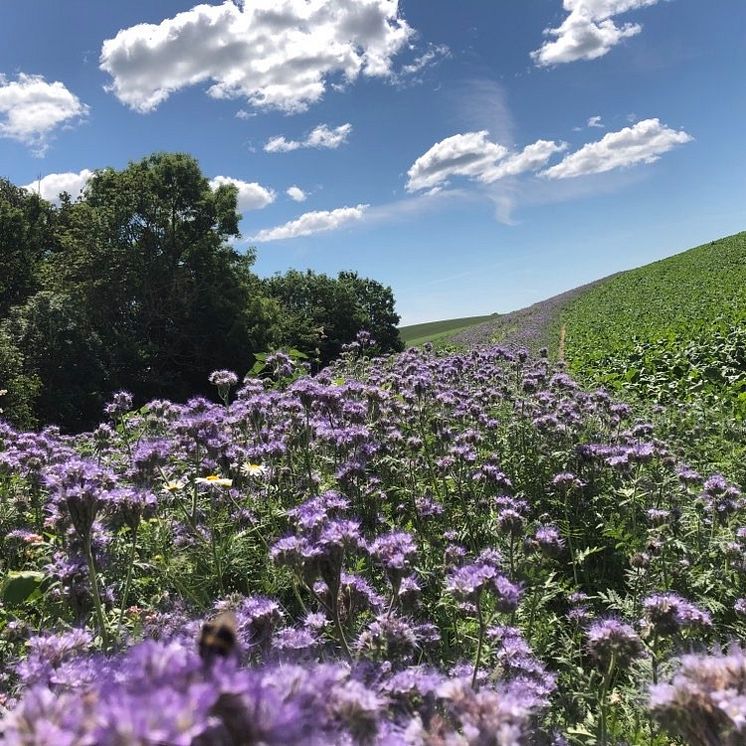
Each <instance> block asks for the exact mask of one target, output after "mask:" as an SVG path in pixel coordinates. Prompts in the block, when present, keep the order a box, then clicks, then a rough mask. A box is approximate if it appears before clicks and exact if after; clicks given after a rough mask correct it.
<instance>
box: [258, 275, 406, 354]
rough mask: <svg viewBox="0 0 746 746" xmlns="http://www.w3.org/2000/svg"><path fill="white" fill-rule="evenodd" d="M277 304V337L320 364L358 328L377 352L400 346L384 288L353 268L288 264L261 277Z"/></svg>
mask: <svg viewBox="0 0 746 746" xmlns="http://www.w3.org/2000/svg"><path fill="white" fill-rule="evenodd" d="M265 287H266V289H267V292H268V294H269V295H270V297H272V298H273V299H274V300H275V301H276V302H277V303H278V305H279V307H280V309H281V316H280V319H279V325H278V337H277V341H278V342H279V343H280V344H283V345H286V346H293V347H296V348H297V349H300V350H301V351H302V352H305V353H306V354H307V355H309V356H310V357H312V358H314V359H317V360H319V362H320V363H321V364H322V365H325V364H327V363H329V362H330V361H331V360H333V359H334V358H335V357H337V356H338V355H339V353H340V351H341V349H342V345H344V344H347V343H349V342H352V341H353V340H354V339H355V336H356V335H357V333H358V332H359V331H360V330H363V329H364V330H366V331H369V332H370V333H371V334H372V335H373V337H374V338H375V339H376V341H377V343H378V344H377V348H378V350H379V351H380V352H394V351H399V350H401V349H403V344H402V342H401V339H400V337H399V331H398V329H397V328H396V324H397V323H398V321H399V317H398V316H397V315H396V313H395V312H394V298H393V294H392V292H391V289H390V288H387V287H384V286H383V285H381V284H380V283H378V282H375V281H374V280H368V279H365V278H361V277H359V276H358V275H357V274H356V273H354V272H341V273H340V274H339V276H338V277H337V278H333V277H329V276H328V275H325V274H317V273H315V272H313V271H311V270H307V271H305V272H300V271H298V270H290V271H288V272H286V273H285V274H284V275H280V274H277V275H274V276H273V277H270V278H268V279H267V280H265Z"/></svg>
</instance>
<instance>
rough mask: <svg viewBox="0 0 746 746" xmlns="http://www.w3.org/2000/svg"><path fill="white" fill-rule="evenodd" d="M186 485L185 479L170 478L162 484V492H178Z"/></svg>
mask: <svg viewBox="0 0 746 746" xmlns="http://www.w3.org/2000/svg"><path fill="white" fill-rule="evenodd" d="M184 487H186V481H184V480H183V479H172V480H170V481H168V482H166V483H165V484H164V485H163V491H164V492H179V491H181V490H183V489H184Z"/></svg>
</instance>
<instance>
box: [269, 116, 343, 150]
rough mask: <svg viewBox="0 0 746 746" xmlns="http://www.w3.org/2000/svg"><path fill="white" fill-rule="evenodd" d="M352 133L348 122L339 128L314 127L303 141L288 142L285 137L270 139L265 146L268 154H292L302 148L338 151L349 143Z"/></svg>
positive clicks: (324, 125)
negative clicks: (341, 146) (348, 139)
mask: <svg viewBox="0 0 746 746" xmlns="http://www.w3.org/2000/svg"><path fill="white" fill-rule="evenodd" d="M351 132H352V125H351V124H350V123H349V122H347V123H346V124H340V125H339V127H334V128H331V127H329V125H328V124H320V125H319V126H318V127H314V128H313V129H312V130H311V131H310V132H309V133H308V135H307V136H306V137H305V138H304V139H303V140H288V139H286V138H285V137H284V135H275V136H274V137H270V138H269V140H267V142H266V143H265V144H264V150H265V152H267V153H290V152H291V151H293V150H300V149H301V148H316V149H318V150H336V149H337V148H338V147H339V146H340V145H344V144H345V143H346V142H347V138H348V137H349V136H350V133H351Z"/></svg>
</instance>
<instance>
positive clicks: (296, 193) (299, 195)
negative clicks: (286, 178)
mask: <svg viewBox="0 0 746 746" xmlns="http://www.w3.org/2000/svg"><path fill="white" fill-rule="evenodd" d="M285 194H287V196H288V197H290V199H292V200H293V201H294V202H305V201H306V199H307V198H308V195H307V194H306V193H305V192H304V191H303V190H302V189H301V188H300V187H298V186H295V185H293V186H291V187H289V188H288V190H287V191H286V192H285Z"/></svg>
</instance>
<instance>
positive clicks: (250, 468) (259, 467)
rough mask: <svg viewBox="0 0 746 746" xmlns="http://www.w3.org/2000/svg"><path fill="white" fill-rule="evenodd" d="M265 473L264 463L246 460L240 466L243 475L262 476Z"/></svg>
mask: <svg viewBox="0 0 746 746" xmlns="http://www.w3.org/2000/svg"><path fill="white" fill-rule="evenodd" d="M266 473H267V467H266V466H265V465H264V464H252V463H251V462H250V461H247V462H246V463H244V464H243V465H242V466H241V474H243V475H244V476H245V477H263V476H264V475H265V474H266Z"/></svg>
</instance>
